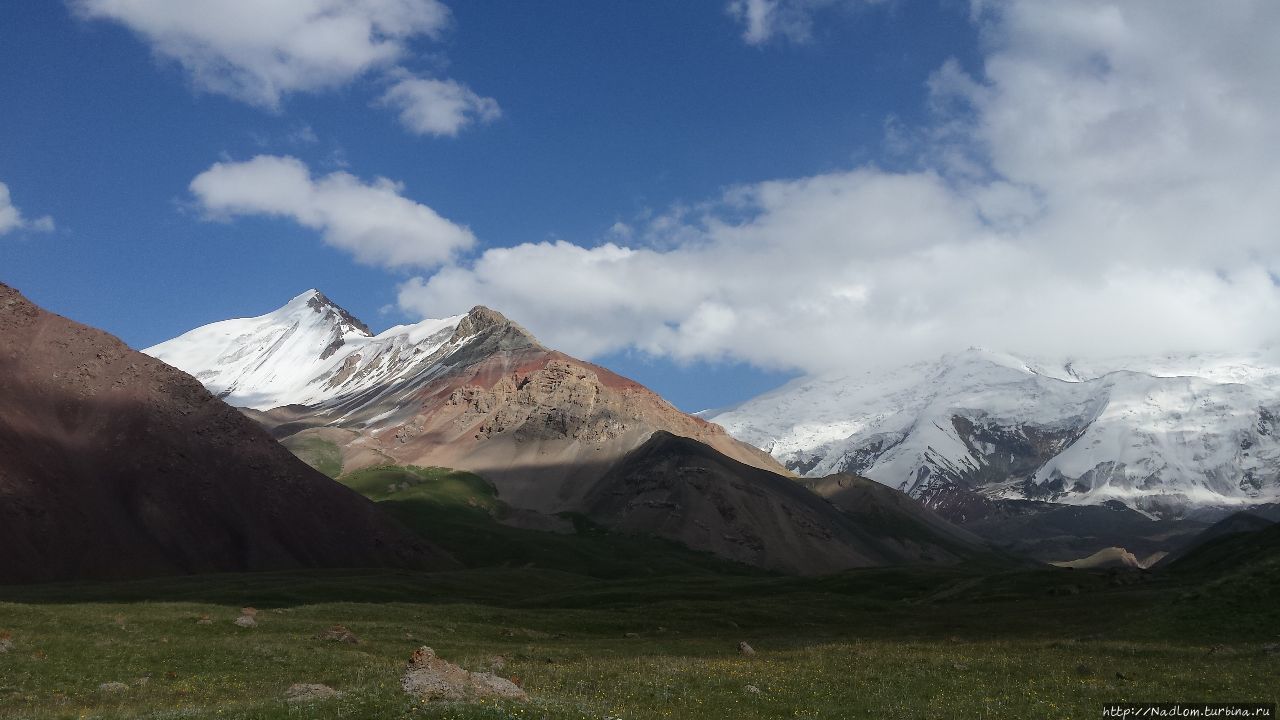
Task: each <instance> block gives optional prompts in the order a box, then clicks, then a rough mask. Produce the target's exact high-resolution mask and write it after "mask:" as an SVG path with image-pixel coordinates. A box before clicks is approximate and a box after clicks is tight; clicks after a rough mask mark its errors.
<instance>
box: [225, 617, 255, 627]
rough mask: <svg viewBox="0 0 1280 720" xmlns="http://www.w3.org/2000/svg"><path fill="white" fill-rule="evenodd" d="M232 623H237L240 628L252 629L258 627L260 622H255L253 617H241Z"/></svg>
mask: <svg viewBox="0 0 1280 720" xmlns="http://www.w3.org/2000/svg"><path fill="white" fill-rule="evenodd" d="M231 622H233V623H235V624H236V625H237V626H238V627H242V628H251V627H257V626H258V621H257V620H254V619H253V616H252V615H241V616H240V617H238V618H236V619H235V620H232V621H231Z"/></svg>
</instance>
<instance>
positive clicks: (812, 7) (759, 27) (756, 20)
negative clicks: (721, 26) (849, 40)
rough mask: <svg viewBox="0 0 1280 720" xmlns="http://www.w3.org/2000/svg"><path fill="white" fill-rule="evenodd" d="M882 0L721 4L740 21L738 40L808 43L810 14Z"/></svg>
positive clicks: (749, 0)
mask: <svg viewBox="0 0 1280 720" xmlns="http://www.w3.org/2000/svg"><path fill="white" fill-rule="evenodd" d="M884 1H885V0H730V2H729V4H728V5H727V6H726V7H725V9H726V11H727V12H728V13H729V15H730V17H732V18H734V19H735V20H737V21H738V22H740V23H742V39H743V40H745V41H746V42H747V43H748V44H750V45H763V44H765V43H767V42H769V41H770V40H773V39H775V38H782V39H785V40H789V41H791V42H795V43H804V42H808V40H809V38H810V37H811V35H812V33H813V16H814V14H815V13H817V12H818V11H820V10H822V9H824V8H828V7H833V6H840V5H843V6H846V7H856V6H860V5H870V4H876V3H879V2H884Z"/></svg>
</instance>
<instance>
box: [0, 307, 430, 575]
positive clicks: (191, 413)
mask: <svg viewBox="0 0 1280 720" xmlns="http://www.w3.org/2000/svg"><path fill="white" fill-rule="evenodd" d="M0 547H3V548H4V554H3V557H2V558H0V582H28V581H46V580H62V579H89V578H119V577H137V576H144V575H155V574H169V573H193V572H220V571H241V570H265V569H281V568H298V567H361V566H393V567H417V568H435V567H450V566H452V565H453V562H452V560H451V559H450V558H448V557H447V556H446V555H444V554H443V553H442V552H440V551H438V550H436V549H435V548H434V547H432V546H431V545H430V544H428V543H426V542H424V541H422V540H420V539H418V538H416V537H414V536H412V535H410V534H409V533H408V532H407V531H405V530H404V529H402V528H401V527H400V526H399V525H397V524H395V523H394V522H391V521H390V520H388V519H387V518H386V517H385V516H384V515H382V514H381V513H380V512H379V511H378V510H377V509H376V508H375V507H374V506H373V505H372V503H370V502H368V501H367V500H365V499H364V498H362V497H360V496H358V495H357V494H356V493H354V492H352V491H350V490H348V489H346V488H344V487H342V486H340V485H338V484H337V483H335V482H333V481H331V480H329V479H328V478H325V477H324V476H322V475H320V474H318V473H316V472H315V471H313V470H312V469H311V468H309V467H307V466H306V465H305V464H303V463H301V462H300V461H298V460H297V459H295V458H294V457H293V456H292V455H290V454H289V453H288V452H287V451H286V450H285V449H284V448H282V447H280V446H279V445H278V444H277V443H275V442H273V441H272V439H271V437H270V436H269V435H267V434H266V433H265V432H263V431H262V430H261V429H260V428H259V427H257V426H256V425H255V424H254V423H253V422H252V421H250V420H248V419H247V418H245V417H244V416H243V415H241V414H240V413H239V412H237V411H236V410H235V409H233V408H231V407H229V406H228V405H226V404H224V403H223V402H221V401H219V400H217V399H216V398H214V397H213V396H212V395H210V394H209V392H207V391H206V390H205V389H204V388H203V387H201V385H200V383H198V382H196V381H195V380H194V379H192V378H191V377H190V376H188V375H186V374H185V373H183V372H180V371H178V370H176V369H174V368H172V367H169V366H167V365H165V364H163V363H161V362H159V361H157V360H154V359H152V358H150V357H147V356H146V355H143V354H141V353H137V352H134V351H132V350H130V349H129V348H128V347H126V346H125V345H124V344H123V343H121V342H120V341H118V340H116V339H115V338H113V337H111V336H110V335H107V334H106V333H103V332H101V331H99V330H95V329H93V328H89V327H86V326H84V325H80V324H78V323H75V322H72V321H70V320H67V319H65V318H62V317H59V316H56V315H53V314H50V313H47V312H44V311H43V310H41V309H39V308H37V307H36V306H34V305H33V304H31V303H30V302H29V301H27V300H26V299H25V298H24V297H22V296H21V295H20V294H19V293H18V292H17V291H16V290H14V289H12V288H10V287H8V286H6V285H3V284H0Z"/></svg>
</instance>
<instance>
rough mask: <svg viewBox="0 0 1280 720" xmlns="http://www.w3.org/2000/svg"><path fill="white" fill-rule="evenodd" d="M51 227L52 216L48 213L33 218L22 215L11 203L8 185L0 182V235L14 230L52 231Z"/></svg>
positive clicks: (52, 227)
mask: <svg viewBox="0 0 1280 720" xmlns="http://www.w3.org/2000/svg"><path fill="white" fill-rule="evenodd" d="M53 229H54V224H53V218H51V217H49V216H48V215H45V216H44V217H38V218H35V219H34V220H33V219H28V218H27V217H25V216H23V214H22V211H21V210H19V209H18V207H17V206H16V205H14V204H13V199H12V198H11V197H10V195H9V186H8V185H6V184H4V183H2V182H0V235H5V234H7V233H11V232H14V231H16V230H34V231H36V232H53Z"/></svg>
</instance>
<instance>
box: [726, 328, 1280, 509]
mask: <svg viewBox="0 0 1280 720" xmlns="http://www.w3.org/2000/svg"><path fill="white" fill-rule="evenodd" d="M708 419H709V420H712V421H713V422H716V423H719V424H721V425H723V426H724V427H725V428H726V429H727V430H728V431H729V432H730V433H731V434H733V435H734V436H735V437H737V438H739V439H741V440H745V441H746V442H749V443H751V444H753V445H756V446H757V447H760V448H762V449H764V450H766V451H768V452H770V453H771V454H772V455H773V456H774V457H776V458H778V460H779V461H781V462H782V463H783V464H785V465H786V466H788V467H789V468H791V469H793V470H795V471H797V472H799V473H801V474H804V475H807V476H815V477H816V476H822V475H828V474H831V473H834V472H841V471H847V472H854V473H858V474H862V475H865V476H867V477H870V478H872V479H874V480H878V481H879V482H882V483H884V484H886V485H890V486H892V487H896V488H899V489H901V490H903V491H904V492H907V493H908V494H910V495H912V496H914V497H917V498H919V499H921V500H923V501H925V502H927V503H929V504H931V505H933V506H935V507H938V508H941V509H944V510H946V509H947V508H948V506H951V507H952V509H953V512H952V513H950V514H952V515H953V516H958V515H963V509H962V508H963V507H965V506H966V503H967V502H968V501H969V500H972V499H973V498H974V497H975V496H980V497H985V498H1014V499H1039V500H1049V501H1054V502H1063V503H1074V504H1101V503H1104V502H1107V501H1109V500H1119V501H1121V502H1123V503H1125V504H1126V505H1129V506H1130V507H1133V508H1136V509H1139V510H1142V511H1144V512H1148V513H1151V514H1154V515H1178V514H1180V513H1182V512H1184V511H1186V510H1187V509H1189V508H1195V507H1206V506H1231V505H1243V504H1251V503H1262V502H1275V501H1276V500H1277V499H1280V365H1278V364H1275V363H1272V362H1269V361H1268V360H1266V359H1265V357H1264V356H1263V355H1262V354H1253V355H1235V356H1227V355H1207V354H1197V355H1181V356H1178V355H1171V356H1166V357H1161V358H1145V359H1144V358H1129V359H1121V360H1114V361H1108V362H1089V363H1085V362H1079V361H1077V362H1067V363H1046V362H1036V361H1032V360H1029V359H1025V358H1020V357H1015V356H1013V355H1008V354H1003V353H996V352H990V351H986V350H979V349H970V350H968V351H965V352H962V353H956V354H951V355H947V356H944V357H943V358H941V359H940V360H938V361H936V362H926V363H917V364H913V365H908V366H903V367H898V368H893V369H890V370H885V371H867V372H861V373H857V374H832V375H824V376H820V377H807V378H800V379H798V380H795V381H793V382H791V383H789V384H788V385H786V386H784V387H782V388H779V389H778V390H775V391H773V392H770V393H767V394H765V395H762V396H760V397H757V398H755V399H753V400H750V401H748V402H746V403H743V404H742V405H739V406H737V407H734V408H731V409H728V410H724V411H718V412H714V413H710V414H709V417H708ZM957 508H961V509H959V510H957Z"/></svg>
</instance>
